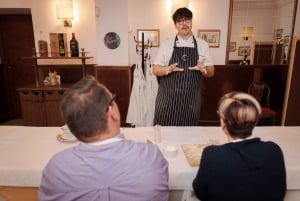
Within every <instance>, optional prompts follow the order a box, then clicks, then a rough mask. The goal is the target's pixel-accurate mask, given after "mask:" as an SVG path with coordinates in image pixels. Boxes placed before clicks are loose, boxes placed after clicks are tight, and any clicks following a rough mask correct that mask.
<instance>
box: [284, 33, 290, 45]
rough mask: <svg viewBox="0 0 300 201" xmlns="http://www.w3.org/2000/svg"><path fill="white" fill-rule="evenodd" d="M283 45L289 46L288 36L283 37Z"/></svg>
mask: <svg viewBox="0 0 300 201" xmlns="http://www.w3.org/2000/svg"><path fill="white" fill-rule="evenodd" d="M283 44H284V45H289V44H290V36H289V35H287V36H284V39H283Z"/></svg>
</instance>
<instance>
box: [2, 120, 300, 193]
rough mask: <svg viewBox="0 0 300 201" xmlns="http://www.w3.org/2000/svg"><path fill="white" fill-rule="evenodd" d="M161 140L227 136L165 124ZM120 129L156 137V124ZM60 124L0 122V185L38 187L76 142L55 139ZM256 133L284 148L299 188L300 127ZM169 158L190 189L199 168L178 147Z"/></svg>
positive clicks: (177, 186)
mask: <svg viewBox="0 0 300 201" xmlns="http://www.w3.org/2000/svg"><path fill="white" fill-rule="evenodd" d="M161 131H162V143H164V142H168V143H172V144H174V145H177V146H178V147H180V144H203V143H208V142H209V141H210V140H213V141H218V142H219V143H224V142H226V138H225V136H224V134H223V133H222V131H221V129H220V128H219V127H162V128H161ZM121 132H122V133H124V134H125V136H126V137H127V138H129V139H134V140H136V141H146V140H147V139H149V140H151V141H154V128H153V127H137V128H122V129H121ZM58 133H61V130H60V128H59V127H22V126H0V186H20V187H38V186H39V184H40V180H41V176H42V171H43V168H44V167H45V165H46V164H47V162H48V160H49V159H50V158H51V156H53V155H54V154H55V153H57V152H59V151H61V150H63V149H65V148H68V147H72V146H75V145H76V144H77V143H73V144H63V143H60V142H58V141H57V140H56V136H57V134H58ZM253 135H254V136H258V137H261V138H262V139H263V140H272V141H274V142H276V143H277V144H278V145H279V146H280V147H281V148H282V150H283V153H284V157H285V164H286V171H287V187H288V189H289V190H300V157H299V153H300V127H257V128H255V130H254V133H253ZM167 160H168V161H169V186H170V189H171V190H191V189H192V186H191V184H192V180H193V179H194V177H195V175H196V172H197V169H198V168H192V167H190V166H189V164H188V163H187V161H186V159H185V156H184V154H183V152H182V150H181V149H180V148H179V152H178V155H177V156H176V157H175V158H167Z"/></svg>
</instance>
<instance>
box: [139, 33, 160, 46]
mask: <svg viewBox="0 0 300 201" xmlns="http://www.w3.org/2000/svg"><path fill="white" fill-rule="evenodd" d="M143 33H144V44H145V45H151V47H159V40H160V39H159V29H137V46H138V47H141V46H142V34H143Z"/></svg>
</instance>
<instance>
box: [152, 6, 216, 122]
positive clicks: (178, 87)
mask: <svg viewBox="0 0 300 201" xmlns="http://www.w3.org/2000/svg"><path fill="white" fill-rule="evenodd" d="M192 20H193V13H192V11H190V10H189V9H188V8H185V7H184V8H179V9H177V10H176V11H175V13H174V14H173V22H174V26H175V28H176V30H177V31H178V33H177V34H176V36H175V37H171V38H170V39H169V40H167V41H165V42H164V43H163V44H162V45H161V47H160V48H159V50H158V52H157V55H156V58H155V59H154V62H153V69H152V71H153V74H154V75H156V76H157V78H158V80H159V87H158V92H157V96H156V101H155V112H154V125H157V124H159V125H162V126H199V125H200V107H201V79H202V77H213V76H214V71H215V68H214V64H213V62H212V60H211V58H210V53H209V45H208V43H207V42H206V41H204V40H203V39H201V38H197V37H196V36H194V34H193V32H192V31H191V30H192Z"/></svg>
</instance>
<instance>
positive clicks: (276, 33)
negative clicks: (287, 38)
mask: <svg viewBox="0 0 300 201" xmlns="http://www.w3.org/2000/svg"><path fill="white" fill-rule="evenodd" d="M282 33H283V29H275V30H274V36H273V40H276V39H281V38H282Z"/></svg>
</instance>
